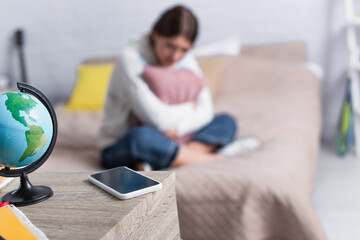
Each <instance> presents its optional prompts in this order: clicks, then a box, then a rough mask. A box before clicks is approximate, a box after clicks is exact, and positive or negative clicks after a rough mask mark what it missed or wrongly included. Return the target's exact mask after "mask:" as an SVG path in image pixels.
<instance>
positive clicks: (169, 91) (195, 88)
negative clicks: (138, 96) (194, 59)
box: [143, 66, 206, 143]
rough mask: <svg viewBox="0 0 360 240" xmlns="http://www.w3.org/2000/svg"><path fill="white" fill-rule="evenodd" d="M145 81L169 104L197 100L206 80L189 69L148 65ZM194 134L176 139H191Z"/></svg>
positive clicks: (182, 141)
mask: <svg viewBox="0 0 360 240" xmlns="http://www.w3.org/2000/svg"><path fill="white" fill-rule="evenodd" d="M143 75H144V76H143V77H144V81H145V82H146V83H147V84H148V85H149V88H150V89H151V90H152V91H153V92H154V93H155V95H156V96H157V97H158V98H159V99H160V100H161V101H163V102H165V103H167V104H179V103H184V102H189V101H191V100H195V99H196V98H197V96H198V95H199V93H200V91H201V90H202V88H203V87H204V86H205V84H206V80H205V78H203V77H200V76H198V75H196V74H195V73H193V72H192V71H190V70H187V69H179V70H171V69H166V68H164V67H157V66H146V67H145V70H144V74H143ZM191 136H192V134H188V135H185V136H183V137H180V138H176V139H174V141H175V142H177V143H184V142H187V141H188V140H190V138H191Z"/></svg>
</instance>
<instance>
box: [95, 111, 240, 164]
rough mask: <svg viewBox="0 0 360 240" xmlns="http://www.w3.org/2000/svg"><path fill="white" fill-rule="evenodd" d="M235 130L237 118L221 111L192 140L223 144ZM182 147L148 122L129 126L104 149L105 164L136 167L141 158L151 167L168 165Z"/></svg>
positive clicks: (207, 143)
mask: <svg viewBox="0 0 360 240" xmlns="http://www.w3.org/2000/svg"><path fill="white" fill-rule="evenodd" d="M235 134H236V122H235V120H234V119H233V118H232V117H231V116H229V115H227V114H219V115H216V116H215V117H214V119H213V120H212V121H211V122H210V123H209V124H208V125H206V126H205V127H203V128H202V129H200V130H199V131H197V132H196V133H195V134H194V136H193V137H192V138H191V139H190V140H189V141H196V142H201V143H203V144H206V145H217V146H219V147H222V146H224V145H226V144H228V143H230V142H231V141H232V140H233V139H234V137H235ZM178 151H179V144H177V143H176V142H174V141H172V140H171V139H169V138H167V137H165V136H164V135H162V134H161V133H160V132H159V131H157V130H155V129H154V128H152V127H149V126H140V127H135V128H133V129H130V130H129V131H128V132H127V133H126V134H125V135H124V136H123V137H121V138H120V139H119V140H118V141H117V142H116V143H115V144H114V145H113V146H110V147H108V148H106V149H104V150H103V151H102V166H103V167H104V168H114V167H118V166H127V167H130V168H134V166H135V164H136V163H138V162H146V163H148V164H149V165H150V166H151V167H152V169H154V170H160V169H163V168H168V167H170V166H171V164H172V162H173V161H174V159H175V157H176V155H177V153H178Z"/></svg>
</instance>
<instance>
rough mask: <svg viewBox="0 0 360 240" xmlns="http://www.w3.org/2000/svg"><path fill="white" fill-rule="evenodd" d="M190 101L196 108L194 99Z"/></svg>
mask: <svg viewBox="0 0 360 240" xmlns="http://www.w3.org/2000/svg"><path fill="white" fill-rule="evenodd" d="M190 103H191V104H192V105H193V107H194V108H196V100H191V101H190Z"/></svg>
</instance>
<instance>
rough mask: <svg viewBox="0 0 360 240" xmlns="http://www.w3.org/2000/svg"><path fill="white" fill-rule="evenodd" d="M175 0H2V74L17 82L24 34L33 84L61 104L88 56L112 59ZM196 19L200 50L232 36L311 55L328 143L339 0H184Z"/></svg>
mask: <svg viewBox="0 0 360 240" xmlns="http://www.w3.org/2000/svg"><path fill="white" fill-rule="evenodd" d="M175 3H177V1H173V0H171V1H166V0H158V1H140V0H132V1H117V0H103V1H100V0H77V1H70V0H62V1H60V0H57V1H56V0H53V1H50V0H34V1H28V0H2V1H0V75H3V74H6V75H7V76H9V77H10V78H11V81H12V82H13V83H14V82H16V81H18V80H19V74H18V59H17V55H16V51H15V49H14V47H13V45H12V42H11V37H12V34H13V32H14V30H15V29H16V28H18V27H22V28H23V29H24V30H25V32H26V49H25V50H26V60H27V69H28V75H29V79H30V82H31V84H33V85H34V86H35V87H38V88H39V89H40V90H42V91H43V92H44V93H45V94H46V95H48V96H49V98H50V99H51V100H52V101H54V102H56V101H59V100H63V99H65V98H66V97H67V96H68V95H69V94H70V91H71V88H72V86H73V84H74V81H75V77H76V66H77V65H78V64H79V63H80V62H81V61H82V60H83V59H84V58H87V57H93V56H109V55H116V54H117V53H118V52H119V50H120V49H121V47H122V46H123V45H124V44H125V43H126V42H127V41H128V39H129V38H130V37H131V36H133V35H134V34H139V33H143V32H146V31H147V30H148V29H149V28H150V27H151V25H152V23H153V21H154V20H155V18H156V17H157V16H158V14H159V13H160V12H161V11H162V10H163V9H165V8H166V7H168V6H170V5H172V4H175ZM181 3H184V4H185V5H187V6H189V7H190V8H192V9H193V10H194V12H195V13H196V14H197V16H198V18H199V19H200V24H201V34H200V38H199V40H198V42H197V44H198V45H201V44H204V43H208V42H212V41H215V40H220V39H223V38H226V37H231V36H237V37H239V38H240V39H241V40H242V42H243V43H244V44H257V43H273V42H286V41H297V40H303V41H305V42H306V43H307V44H308V56H309V59H310V60H311V61H313V62H317V63H319V64H320V65H321V66H323V67H324V68H325V79H324V83H323V102H324V108H323V112H324V120H325V122H324V130H325V132H324V133H325V134H324V136H325V137H326V138H327V139H332V138H333V136H334V129H335V127H336V123H337V118H338V117H337V115H338V112H339V109H340V103H341V98H342V92H343V86H344V85H343V82H344V69H345V66H346V63H347V53H346V47H345V38H344V32H343V15H342V12H343V8H342V7H343V6H342V1H338V0H302V1H300V0H298V1H286V0H272V1H266V0H253V1H244V0H223V1H207V0H192V1H190V0H187V1H181Z"/></svg>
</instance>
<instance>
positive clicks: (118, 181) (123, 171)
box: [91, 167, 159, 194]
mask: <svg viewBox="0 0 360 240" xmlns="http://www.w3.org/2000/svg"><path fill="white" fill-rule="evenodd" d="M91 176H92V177H93V178H94V179H96V180H98V181H99V182H102V183H103V184H105V185H107V186H109V187H110V188H112V189H114V190H116V191H118V192H120V193H124V194H126V193H130V192H134V191H137V190H140V189H143V188H147V187H151V186H154V185H157V184H159V183H158V182H156V181H154V180H152V179H150V178H147V177H145V176H143V175H141V174H139V173H136V172H133V171H131V170H129V169H127V168H125V167H117V168H113V169H110V170H107V171H103V172H100V173H95V174H92V175H91Z"/></svg>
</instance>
